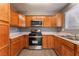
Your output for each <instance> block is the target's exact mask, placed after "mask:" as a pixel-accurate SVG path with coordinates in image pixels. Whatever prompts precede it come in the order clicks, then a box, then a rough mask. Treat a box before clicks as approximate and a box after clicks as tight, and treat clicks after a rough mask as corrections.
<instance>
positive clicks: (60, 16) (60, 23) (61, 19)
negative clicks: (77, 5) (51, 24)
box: [55, 13, 64, 27]
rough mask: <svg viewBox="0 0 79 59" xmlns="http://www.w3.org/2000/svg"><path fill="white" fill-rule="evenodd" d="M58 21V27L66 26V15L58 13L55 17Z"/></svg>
mask: <svg viewBox="0 0 79 59" xmlns="http://www.w3.org/2000/svg"><path fill="white" fill-rule="evenodd" d="M55 19H56V27H63V24H64V14H63V13H57V14H56V15H55Z"/></svg>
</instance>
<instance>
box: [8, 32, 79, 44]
mask: <svg viewBox="0 0 79 59" xmlns="http://www.w3.org/2000/svg"><path fill="white" fill-rule="evenodd" d="M29 33H30V32H16V33H10V35H9V38H10V39H14V38H16V37H19V36H22V35H29ZM68 34H69V35H72V34H70V33H63V32H42V35H54V36H57V37H59V38H62V39H64V40H67V41H69V42H72V43H74V44H77V45H79V41H75V40H70V39H67V38H64V37H61V35H68Z"/></svg>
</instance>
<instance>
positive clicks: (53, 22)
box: [51, 16, 56, 27]
mask: <svg viewBox="0 0 79 59" xmlns="http://www.w3.org/2000/svg"><path fill="white" fill-rule="evenodd" d="M51 22H52V25H51V26H52V27H56V17H55V16H52V20H51Z"/></svg>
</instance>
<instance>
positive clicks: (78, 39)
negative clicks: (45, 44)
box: [61, 35, 79, 41]
mask: <svg viewBox="0 0 79 59" xmlns="http://www.w3.org/2000/svg"><path fill="white" fill-rule="evenodd" d="M61 37H64V38H67V39H70V40H75V41H79V38H76V37H75V36H71V35H61Z"/></svg>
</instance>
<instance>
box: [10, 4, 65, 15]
mask: <svg viewBox="0 0 79 59" xmlns="http://www.w3.org/2000/svg"><path fill="white" fill-rule="evenodd" d="M11 5H12V7H13V8H14V9H15V10H16V11H17V12H20V13H22V14H24V15H53V14H55V13H57V12H59V11H60V10H61V9H63V8H64V7H65V6H66V5H67V3H12V4H11Z"/></svg>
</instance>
